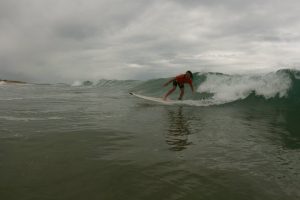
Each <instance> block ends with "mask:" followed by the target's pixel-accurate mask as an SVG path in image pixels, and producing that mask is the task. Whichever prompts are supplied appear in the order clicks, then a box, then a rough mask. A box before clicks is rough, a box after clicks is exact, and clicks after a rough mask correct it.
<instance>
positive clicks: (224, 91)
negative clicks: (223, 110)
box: [197, 73, 292, 103]
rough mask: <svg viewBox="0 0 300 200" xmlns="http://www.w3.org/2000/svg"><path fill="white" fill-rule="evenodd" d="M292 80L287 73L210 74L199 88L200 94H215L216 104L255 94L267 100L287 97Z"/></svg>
mask: <svg viewBox="0 0 300 200" xmlns="http://www.w3.org/2000/svg"><path fill="white" fill-rule="evenodd" d="M291 83H292V81H291V79H290V78H289V76H288V75H287V74H285V73H269V74H265V75H222V74H221V75H220V74H208V75H207V79H206V80H205V81H204V82H203V83H202V84H201V85H200V86H199V87H198V89H197V91H198V92H200V93H201V92H208V93H213V99H214V100H215V101H216V102H219V103H220V102H223V103H226V102H232V101H235V100H239V99H245V98H246V97H247V96H249V94H251V93H252V92H255V94H256V95H261V96H263V97H265V98H266V99H269V98H272V97H275V96H276V95H279V97H286V96H287V92H288V90H289V88H290V86H291Z"/></svg>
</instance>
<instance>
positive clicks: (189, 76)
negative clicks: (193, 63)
mask: <svg viewBox="0 0 300 200" xmlns="http://www.w3.org/2000/svg"><path fill="white" fill-rule="evenodd" d="M185 75H186V76H188V78H191V79H193V73H192V72H191V71H187V72H186V73H185Z"/></svg>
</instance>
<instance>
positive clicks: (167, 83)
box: [164, 77, 176, 87]
mask: <svg viewBox="0 0 300 200" xmlns="http://www.w3.org/2000/svg"><path fill="white" fill-rule="evenodd" d="M175 79H176V78H175V77H174V78H172V79H171V80H169V81H168V82H166V83H165V84H164V87H166V86H167V85H169V84H170V83H171V82H173V81H174V80H175Z"/></svg>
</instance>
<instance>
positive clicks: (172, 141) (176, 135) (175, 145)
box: [166, 107, 192, 151]
mask: <svg viewBox="0 0 300 200" xmlns="http://www.w3.org/2000/svg"><path fill="white" fill-rule="evenodd" d="M168 117H169V123H170V125H169V128H168V133H167V135H166V142H167V144H168V145H170V148H169V149H170V150H172V151H182V150H184V149H186V148H187V146H188V145H190V144H192V142H189V138H188V135H190V134H191V132H190V130H189V124H188V121H187V120H186V119H185V117H184V115H183V113H182V107H179V108H178V110H169V111H168Z"/></svg>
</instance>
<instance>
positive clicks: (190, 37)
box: [0, 0, 300, 82]
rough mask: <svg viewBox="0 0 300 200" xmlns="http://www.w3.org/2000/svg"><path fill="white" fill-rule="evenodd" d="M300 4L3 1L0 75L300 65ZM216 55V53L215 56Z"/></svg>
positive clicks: (149, 73)
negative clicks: (282, 64) (279, 64)
mask: <svg viewBox="0 0 300 200" xmlns="http://www.w3.org/2000/svg"><path fill="white" fill-rule="evenodd" d="M299 4H300V3H299V2H298V1H296V0H287V1H284V2H283V1H282V2H279V1H276V2H274V1H271V0H266V1H261V0H253V1H250V2H246V1H238V0H227V1H217V0H184V1H181V0H169V1H158V0H154V1H150V2H149V1H146V0H128V1H126V3H124V1H122V0H110V1H109V0H101V1H96V0H61V1H51V0H40V1H36V0H28V1H26V2H24V1H17V0H2V1H0V27H1V28H0V30H1V31H0V59H1V62H0V74H1V78H5V77H3V76H8V77H11V78H12V79H22V80H24V79H26V80H27V81H31V80H32V81H41V82H70V81H73V80H76V79H80V80H84V79H98V78H99V79H100V78H108V79H109V78H113V79H116V78H117V79H126V78H143V79H146V78H147V77H148V78H153V77H159V76H162V77H166V76H168V74H175V73H178V72H181V71H182V70H183V71H185V70H186V69H185V68H186V67H187V68H189V69H191V70H193V71H202V70H205V71H209V70H214V71H221V72H227V71H235V70H237V69H238V70H241V71H242V70H243V69H244V70H248V69H249V68H255V67H260V68H261V67H264V68H268V69H269V70H272V69H274V68H273V66H275V65H277V64H278V63H287V64H289V63H299V58H298V55H299V53H300V52H299V51H300V50H299V49H300V35H299V32H300V25H298V19H299V17H300V16H299V13H300V12H299V9H298V8H299V7H300V6H299ZM212 55H213V56H212Z"/></svg>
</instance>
